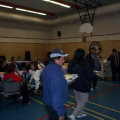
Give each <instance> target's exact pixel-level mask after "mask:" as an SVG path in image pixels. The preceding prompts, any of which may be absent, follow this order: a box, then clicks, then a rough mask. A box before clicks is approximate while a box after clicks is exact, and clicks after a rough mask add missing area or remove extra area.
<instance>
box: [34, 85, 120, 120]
mask: <svg viewBox="0 0 120 120" xmlns="http://www.w3.org/2000/svg"><path fill="white" fill-rule="evenodd" d="M118 87H120V85H118V86H115V87H113V88H111V89H108V90H106V91H104V92H102V93H100V94H97V95H95V96H92V97H90V98H89V100H90V99H93V98H95V97H97V96H100V95H102V94H104V93H107V92H109V91H111V90H114V89H116V88H118ZM69 96H70V95H69ZM35 101H37V100H35ZM37 102H39V101H37ZM42 104H43V103H42ZM76 105H77V104H73V105H71V106H67V108H66V109H69V108H71V107H74V106H76ZM43 119H44V118H43ZM38 120H42V119H41V118H40V119H38ZM101 120H103V119H101Z"/></svg>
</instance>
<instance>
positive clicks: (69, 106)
mask: <svg viewBox="0 0 120 120" xmlns="http://www.w3.org/2000/svg"><path fill="white" fill-rule="evenodd" d="M118 87H120V85H118V86H115V87H113V88H111V89H108V90H106V91H104V92H102V93H100V94H97V95H95V96H92V97H90V98H89V100H90V99H93V98H95V97H97V96H99V95H102V94H104V93H107V92H109V91H111V90H114V89H116V88H118ZM76 105H77V104H74V105H71V106H68V107H67V109H69V108H71V107H74V106H76Z"/></svg>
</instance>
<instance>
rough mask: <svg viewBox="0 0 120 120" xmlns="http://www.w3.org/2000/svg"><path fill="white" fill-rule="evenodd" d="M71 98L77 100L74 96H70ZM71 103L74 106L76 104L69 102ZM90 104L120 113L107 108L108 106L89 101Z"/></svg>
mask: <svg viewBox="0 0 120 120" xmlns="http://www.w3.org/2000/svg"><path fill="white" fill-rule="evenodd" d="M69 96H70V97H72V98H75V97H74V96H71V95H69ZM68 102H69V101H68ZM69 103H70V104H73V105H74V103H71V102H69ZM88 103H90V104H93V105H96V106H99V107H102V108H106V109H108V110H111V111H114V112H117V113H120V111H118V110H115V109H112V108H109V107H106V106H103V105H99V104H97V103H93V102H90V101H88Z"/></svg>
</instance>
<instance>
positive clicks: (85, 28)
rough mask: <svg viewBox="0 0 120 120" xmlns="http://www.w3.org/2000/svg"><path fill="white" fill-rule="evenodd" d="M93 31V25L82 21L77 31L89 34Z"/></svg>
mask: <svg viewBox="0 0 120 120" xmlns="http://www.w3.org/2000/svg"><path fill="white" fill-rule="evenodd" d="M92 32H93V26H92V25H91V24H90V23H84V24H82V25H81V26H80V29H79V33H82V34H89V33H92Z"/></svg>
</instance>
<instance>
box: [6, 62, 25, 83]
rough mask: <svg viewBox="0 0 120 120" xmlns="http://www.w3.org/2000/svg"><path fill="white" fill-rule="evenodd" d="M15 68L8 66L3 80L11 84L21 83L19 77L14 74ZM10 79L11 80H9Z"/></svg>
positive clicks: (11, 65) (12, 65)
mask: <svg viewBox="0 0 120 120" xmlns="http://www.w3.org/2000/svg"><path fill="white" fill-rule="evenodd" d="M15 72H16V67H15V65H14V64H9V65H8V67H7V72H6V73H5V74H4V80H5V81H6V80H7V81H8V80H12V81H13V82H22V81H23V79H22V77H21V76H18V75H16V74H15ZM11 78H12V79H11Z"/></svg>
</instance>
